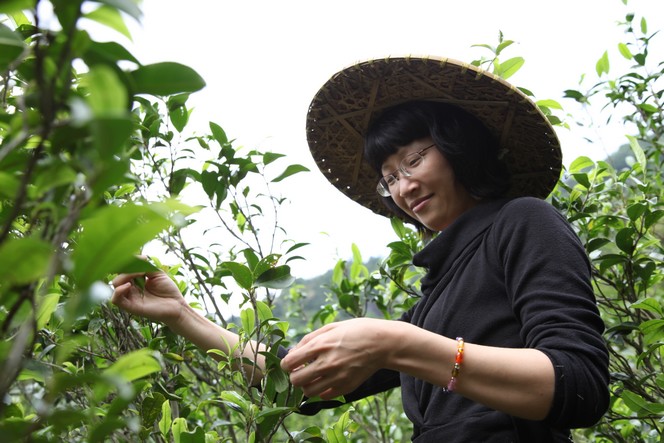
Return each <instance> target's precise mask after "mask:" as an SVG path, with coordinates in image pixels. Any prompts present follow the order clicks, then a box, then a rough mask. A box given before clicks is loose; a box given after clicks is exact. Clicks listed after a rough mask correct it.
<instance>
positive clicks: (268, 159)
mask: <svg viewBox="0 0 664 443" xmlns="http://www.w3.org/2000/svg"><path fill="white" fill-rule="evenodd" d="M282 157H285V155H284V154H277V153H274V152H266V153H265V154H263V164H264V165H265V166H267V165H269V164H270V163H272V162H273V161H276V160H278V159H280V158H282Z"/></svg>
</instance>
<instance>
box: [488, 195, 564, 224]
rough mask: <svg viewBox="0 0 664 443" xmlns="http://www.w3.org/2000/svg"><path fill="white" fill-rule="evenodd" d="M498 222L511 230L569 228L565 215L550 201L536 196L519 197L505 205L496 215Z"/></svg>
mask: <svg viewBox="0 0 664 443" xmlns="http://www.w3.org/2000/svg"><path fill="white" fill-rule="evenodd" d="M496 224H497V225H499V226H500V227H502V228H503V229H508V230H510V231H514V230H523V229H533V230H535V231H544V230H549V229H553V230H558V229H561V228H562V229H565V230H566V229H569V228H570V225H569V223H568V221H567V219H566V218H565V216H564V215H563V214H562V213H560V211H558V210H557V209H556V208H554V207H553V206H552V205H551V204H550V203H549V202H547V201H545V200H541V199H539V198H535V197H518V198H515V199H512V200H509V201H508V202H507V203H505V204H504V205H503V207H502V208H501V209H500V211H499V213H498V214H497V216H496Z"/></svg>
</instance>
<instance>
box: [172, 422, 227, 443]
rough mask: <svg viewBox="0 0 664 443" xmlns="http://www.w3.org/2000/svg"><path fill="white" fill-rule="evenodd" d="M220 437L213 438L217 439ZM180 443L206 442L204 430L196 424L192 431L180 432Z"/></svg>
mask: <svg viewBox="0 0 664 443" xmlns="http://www.w3.org/2000/svg"><path fill="white" fill-rule="evenodd" d="M219 440H220V439H216V440H214V441H215V442H216V441H219ZM180 443H206V441H205V431H203V428H200V427H198V426H196V428H194V430H193V431H186V432H182V433H181V434H180Z"/></svg>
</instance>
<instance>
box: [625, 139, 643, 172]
mask: <svg viewBox="0 0 664 443" xmlns="http://www.w3.org/2000/svg"><path fill="white" fill-rule="evenodd" d="M627 140H629V147H630V148H632V152H633V153H634V158H635V159H636V162H637V163H638V164H639V165H641V168H643V169H645V167H646V154H645V152H643V148H642V147H641V145H640V144H639V141H638V140H637V138H636V137H634V136H631V135H628V136H627Z"/></svg>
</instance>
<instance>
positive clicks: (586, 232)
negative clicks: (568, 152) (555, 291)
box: [553, 14, 664, 442]
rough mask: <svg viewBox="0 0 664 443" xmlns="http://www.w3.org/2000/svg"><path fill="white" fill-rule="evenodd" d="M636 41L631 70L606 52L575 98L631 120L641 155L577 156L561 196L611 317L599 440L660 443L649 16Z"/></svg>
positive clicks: (658, 221) (659, 231)
mask: <svg viewBox="0 0 664 443" xmlns="http://www.w3.org/2000/svg"><path fill="white" fill-rule="evenodd" d="M621 25H622V26H624V28H625V34H626V35H627V37H628V38H630V41H629V42H627V43H621V44H619V46H618V50H619V53H620V55H621V56H622V57H624V58H625V59H627V60H629V61H630V62H631V63H632V67H631V69H630V72H629V73H627V74H625V75H622V76H620V77H618V78H617V79H608V80H602V77H604V76H605V75H606V74H608V73H609V68H610V64H609V56H608V52H607V53H605V54H604V55H603V56H602V57H601V58H600V60H599V61H598V62H597V65H596V72H597V75H598V76H600V79H601V80H600V81H599V82H598V83H596V84H595V85H593V86H592V87H591V88H589V89H588V90H587V91H585V92H580V91H578V90H568V91H566V96H568V97H570V98H573V99H575V100H577V101H578V102H580V103H583V104H585V105H588V104H589V103H590V102H591V101H592V100H601V101H602V102H603V104H604V106H605V107H606V108H608V109H610V110H611V113H612V114H613V113H614V112H615V111H616V110H618V109H621V110H622V112H623V114H622V123H623V124H625V126H627V127H631V128H634V132H633V135H627V142H628V145H629V147H630V148H631V151H632V155H631V156H630V157H629V162H628V166H627V167H625V168H623V169H616V168H615V167H614V166H612V165H611V164H610V162H607V161H597V162H594V161H592V160H590V159H588V158H585V157H580V158H578V159H576V160H575V161H574V162H573V163H572V164H571V165H570V168H569V171H568V174H567V180H565V181H562V182H561V183H560V186H559V188H558V190H557V192H556V193H555V195H554V197H553V198H554V203H555V204H556V205H557V206H558V207H559V208H560V209H562V210H564V211H565V212H566V213H567V214H568V216H569V218H570V220H571V221H572V222H573V224H574V226H575V227H576V229H577V231H578V233H579V236H580V237H581V239H582V241H583V242H584V244H585V245H586V249H587V250H588V253H589V255H590V257H591V258H592V262H593V277H594V283H595V293H596V295H597V298H598V302H599V305H600V308H601V310H602V316H603V318H604V321H605V322H606V324H607V328H608V329H607V331H606V334H605V336H606V340H607V343H608V345H609V349H610V351H611V371H612V386H611V390H612V401H611V407H610V410H609V412H608V413H607V414H606V415H605V417H604V418H603V420H602V421H601V422H600V423H599V424H598V425H597V426H596V427H595V428H594V429H592V430H589V431H585V432H579V434H580V435H584V436H587V437H588V438H589V439H590V440H592V441H602V442H615V441H633V442H651V441H652V442H655V441H661V440H662V438H664V426H663V425H662V423H663V422H664V375H662V367H664V364H663V363H664V362H663V358H662V351H663V346H664V304H663V303H664V298H663V295H664V266H663V264H664V263H663V260H664V246H663V242H662V240H663V239H664V224H663V223H662V218H663V217H664V187H663V185H664V183H663V182H662V172H663V169H662V168H663V165H664V127H663V125H662V123H663V120H664V116H663V115H662V93H663V90H662V82H663V81H664V76H663V73H664V70H663V69H662V68H663V67H664V64H663V61H662V60H655V61H654V62H652V60H651V57H650V55H651V54H652V52H650V45H651V40H652V39H653V38H654V37H655V35H656V34H657V33H649V32H648V27H647V21H646V19H645V18H641V19H640V20H637V18H636V17H635V16H634V15H633V14H629V15H627V16H626V19H625V21H624V22H622V24H621Z"/></svg>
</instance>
